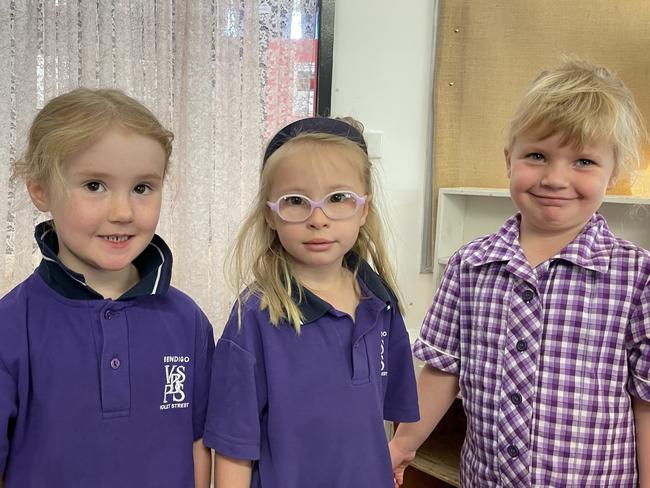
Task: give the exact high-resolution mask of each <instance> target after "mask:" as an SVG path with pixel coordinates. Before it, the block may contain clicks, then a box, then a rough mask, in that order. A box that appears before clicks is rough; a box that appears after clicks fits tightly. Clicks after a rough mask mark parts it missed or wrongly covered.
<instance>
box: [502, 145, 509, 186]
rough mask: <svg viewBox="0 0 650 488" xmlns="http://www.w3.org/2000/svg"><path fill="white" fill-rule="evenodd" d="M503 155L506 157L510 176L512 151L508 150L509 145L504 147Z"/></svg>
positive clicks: (507, 171)
mask: <svg viewBox="0 0 650 488" xmlns="http://www.w3.org/2000/svg"><path fill="white" fill-rule="evenodd" d="M503 155H504V156H505V158H506V174H507V175H508V178H510V151H509V150H508V146H505V147H504V148H503Z"/></svg>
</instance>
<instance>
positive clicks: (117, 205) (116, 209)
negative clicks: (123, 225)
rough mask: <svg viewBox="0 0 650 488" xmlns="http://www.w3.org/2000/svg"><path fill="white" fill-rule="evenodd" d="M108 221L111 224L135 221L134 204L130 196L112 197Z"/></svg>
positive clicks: (119, 195) (118, 194)
mask: <svg viewBox="0 0 650 488" xmlns="http://www.w3.org/2000/svg"><path fill="white" fill-rule="evenodd" d="M108 220H109V221H111V222H131V221H132V220H133V203H132V202H131V198H130V196H129V195H124V194H122V193H115V194H113V195H111V201H110V208H109V211H108Z"/></svg>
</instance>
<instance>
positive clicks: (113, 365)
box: [111, 358, 122, 369]
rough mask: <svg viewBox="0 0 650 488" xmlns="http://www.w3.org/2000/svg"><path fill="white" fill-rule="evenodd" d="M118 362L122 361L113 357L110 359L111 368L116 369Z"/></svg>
mask: <svg viewBox="0 0 650 488" xmlns="http://www.w3.org/2000/svg"><path fill="white" fill-rule="evenodd" d="M120 364H122V363H121V362H120V358H113V359H111V368H113V369H117V368H119V367H120Z"/></svg>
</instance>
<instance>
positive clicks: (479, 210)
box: [403, 188, 650, 488]
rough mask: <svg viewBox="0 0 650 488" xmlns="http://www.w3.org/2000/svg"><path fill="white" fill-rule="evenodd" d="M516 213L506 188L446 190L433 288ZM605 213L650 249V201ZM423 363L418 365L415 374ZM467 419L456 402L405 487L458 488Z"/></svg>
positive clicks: (620, 201)
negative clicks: (472, 244) (457, 257)
mask: <svg viewBox="0 0 650 488" xmlns="http://www.w3.org/2000/svg"><path fill="white" fill-rule="evenodd" d="M515 212H516V208H515V206H514V204H513V203H512V201H511V200H510V195H509V192H508V190H506V189H484V188H441V189H440V192H439V195H438V213H437V220H436V223H437V225H436V240H435V248H434V262H433V272H434V286H436V287H437V286H438V285H439V283H440V279H441V277H442V272H443V271H444V268H445V265H446V264H447V262H448V261H449V258H450V257H451V255H452V254H453V253H454V252H455V251H456V250H457V249H458V248H459V247H461V246H462V245H463V244H465V243H467V242H469V241H471V240H473V239H475V238H477V237H480V236H483V235H486V234H490V233H493V232H496V231H497V230H498V229H499V228H500V227H501V225H502V224H503V223H504V222H505V221H506V219H507V218H508V217H510V216H511V215H512V214H514V213H515ZM600 212H601V213H602V214H603V215H604V216H605V218H606V219H607V222H608V224H609V227H610V228H611V230H612V232H613V233H614V234H615V235H617V236H619V237H622V238H624V239H628V240H630V241H632V242H634V243H636V244H638V245H640V246H642V247H645V248H647V249H648V248H650V198H647V197H629V196H607V197H606V198H605V201H604V202H603V205H602V206H601V208H600ZM421 367H422V363H420V362H416V373H419V370H420V368H421ZM466 427H467V419H466V418H465V414H464V411H463V406H462V401H461V400H460V399H456V401H455V402H454V403H453V405H452V406H451V408H450V409H449V411H448V412H447V414H446V415H445V417H444V418H443V419H442V420H441V421H440V423H439V424H438V426H437V427H436V429H435V430H434V431H433V432H432V433H431V436H430V437H429V438H428V439H427V440H426V442H425V443H424V444H423V445H422V446H421V447H420V449H419V450H418V453H417V455H416V457H415V460H414V461H413V462H412V464H411V466H410V467H409V469H407V472H406V475H405V482H404V485H403V486H404V487H405V488H425V487H426V488H439V487H445V488H447V487H450V486H453V487H459V486H460V479H459V470H458V469H459V463H460V449H461V446H462V443H463V439H464V436H465V430H466Z"/></svg>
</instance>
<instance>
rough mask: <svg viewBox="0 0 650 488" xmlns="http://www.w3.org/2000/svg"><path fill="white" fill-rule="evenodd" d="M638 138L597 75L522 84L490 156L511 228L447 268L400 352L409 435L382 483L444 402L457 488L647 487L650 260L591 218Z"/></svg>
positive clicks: (399, 469) (623, 102)
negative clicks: (412, 411)
mask: <svg viewBox="0 0 650 488" xmlns="http://www.w3.org/2000/svg"><path fill="white" fill-rule="evenodd" d="M644 135H645V132H644V128H643V122H642V118H641V116H640V114H639V111H638V109H637V107H636V105H635V103H634V100H633V97H632V94H631V93H630V92H629V91H628V89H627V88H626V87H625V85H624V84H623V82H622V81H621V80H619V79H617V78H616V77H614V76H613V75H612V74H611V73H610V72H609V71H608V70H606V69H604V68H601V67H596V66H592V65H590V64H588V63H585V62H581V61H577V60H574V61H567V62H565V63H564V64H563V65H562V66H560V67H559V68H557V69H555V70H552V71H547V72H543V73H542V74H541V75H540V76H539V77H538V78H537V79H536V80H535V81H534V82H533V84H532V85H531V87H530V88H529V90H528V91H527V93H526V94H525V96H524V98H523V100H522V102H521V104H520V106H519V109H518V110H517V112H516V114H515V116H514V120H513V121H512V123H511V126H510V133H509V139H508V144H507V146H506V148H505V159H506V168H507V172H508V177H509V179H510V194H511V196H512V200H513V201H514V203H515V204H516V206H517V208H518V209H519V213H517V214H516V215H514V216H513V217H511V218H510V219H509V220H507V221H506V223H505V224H504V225H503V227H501V229H500V230H499V231H498V232H496V233H495V234H492V235H488V236H486V237H482V238H479V239H477V240H475V241H473V242H471V243H469V244H467V245H465V246H463V247H462V248H461V249H460V250H458V251H457V252H456V253H455V254H454V256H453V257H452V258H451V260H450V261H449V264H448V266H447V268H446V270H445V274H444V277H443V279H442V283H441V285H440V288H439V290H438V292H437V293H436V295H435V297H434V299H433V304H432V306H431V308H430V309H429V311H428V313H427V315H426V317H425V319H424V323H423V325H422V329H421V332H420V337H419V339H418V340H417V341H416V343H415V346H414V353H415V355H416V356H417V357H418V358H420V359H422V360H423V361H426V363H427V364H426V366H425V368H424V370H423V372H422V374H421V376H420V378H419V379H418V391H419V392H420V397H419V400H420V409H421V420H420V421H419V422H418V423H415V424H402V425H400V426H399V428H398V429H397V432H396V435H395V437H394V439H393V440H392V441H391V443H390V449H391V456H392V462H393V468H394V474H395V478H396V481H397V483H401V482H402V479H403V472H404V468H405V467H406V466H407V465H408V463H409V461H410V460H412V459H413V457H414V455H415V450H416V449H417V448H418V447H419V446H420V444H421V443H422V442H423V441H424V440H425V439H426V437H427V436H428V435H429V433H430V432H431V430H432V429H433V428H434V427H435V425H436V424H437V423H438V421H439V420H440V418H441V417H442V415H443V414H444V413H445V411H446V410H447V409H448V407H449V406H450V404H451V403H452V401H453V400H454V398H455V397H456V394H457V393H458V391H459V389H460V392H461V394H462V398H463V406H464V409H465V412H466V414H467V432H466V437H465V443H464V445H463V448H462V453H461V482H462V484H463V486H468V487H545V488H546V487H567V486H571V487H587V486H589V487H592V486H593V487H634V486H637V483H638V482H639V480H640V481H641V483H642V486H643V483H646V486H648V485H647V484H648V483H650V477H649V470H650V459H649V457H648V456H649V455H650V409H649V407H648V405H649V404H648V403H647V402H648V401H650V304H649V300H650V287H648V286H647V284H648V280H649V279H650V253H648V251H646V250H644V249H642V248H640V247H638V246H636V245H634V244H632V243H630V242H627V241H624V240H622V239H619V238H617V237H615V236H614V235H612V233H611V231H610V230H609V228H608V226H607V223H606V222H605V219H604V218H603V217H602V216H601V215H600V214H599V213H598V208H599V207H600V205H601V203H602V201H603V198H604V196H605V192H606V191H607V189H608V188H611V187H612V185H613V184H614V183H615V181H616V180H617V178H618V177H619V176H620V175H621V173H622V172H623V171H624V170H629V169H633V168H634V167H635V165H636V164H637V163H638V161H639V159H640V156H639V152H640V150H639V147H640V143H641V142H642V140H643V137H644ZM635 422H636V425H635ZM637 464H638V468H639V469H638V470H637Z"/></svg>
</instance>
